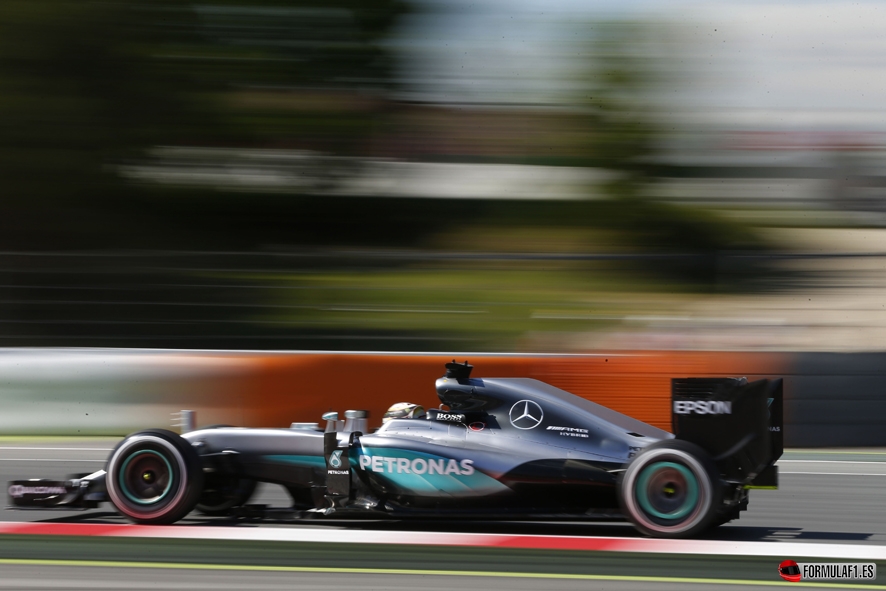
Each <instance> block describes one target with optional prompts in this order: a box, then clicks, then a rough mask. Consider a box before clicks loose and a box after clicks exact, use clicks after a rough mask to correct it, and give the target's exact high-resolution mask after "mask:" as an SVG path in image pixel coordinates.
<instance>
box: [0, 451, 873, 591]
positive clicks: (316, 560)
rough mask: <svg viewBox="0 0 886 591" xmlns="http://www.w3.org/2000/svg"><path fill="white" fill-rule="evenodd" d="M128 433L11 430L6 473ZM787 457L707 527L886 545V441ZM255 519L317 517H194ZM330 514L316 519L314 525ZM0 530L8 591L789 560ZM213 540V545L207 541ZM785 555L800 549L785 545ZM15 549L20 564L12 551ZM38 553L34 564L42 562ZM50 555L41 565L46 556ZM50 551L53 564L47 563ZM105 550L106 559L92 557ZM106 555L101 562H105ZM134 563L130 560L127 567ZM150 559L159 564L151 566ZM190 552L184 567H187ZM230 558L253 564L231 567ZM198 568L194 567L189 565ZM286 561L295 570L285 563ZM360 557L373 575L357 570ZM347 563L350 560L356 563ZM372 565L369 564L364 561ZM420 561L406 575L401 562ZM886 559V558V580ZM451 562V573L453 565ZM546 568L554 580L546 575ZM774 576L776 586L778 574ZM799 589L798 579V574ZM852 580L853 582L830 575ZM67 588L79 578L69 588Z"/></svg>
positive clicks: (87, 517) (657, 568)
mask: <svg viewBox="0 0 886 591" xmlns="http://www.w3.org/2000/svg"><path fill="white" fill-rule="evenodd" d="M114 443H115V440H113V439H101V440H88V441H87V440H65V439H59V440H28V439H17V440H5V441H4V440H0V482H4V483H5V482H6V481H8V480H13V479H22V478H40V477H43V478H58V479H61V478H64V477H65V476H67V475H70V474H75V473H87V472H91V471H94V470H97V469H101V468H102V467H103V465H104V461H105V459H106V457H107V454H108V452H109V450H110V449H111V447H113V445H114ZM779 467H780V489H779V490H777V491H767V490H758V491H752V492H751V503H750V508H749V510H748V511H747V512H746V513H744V514H743V516H742V518H741V519H740V520H739V521H736V522H733V523H731V524H728V525H725V526H722V527H720V528H717V529H716V530H714V531H712V532H710V533H709V534H708V535H707V536H706V537H708V538H709V539H716V540H725V541H756V542H772V543H778V542H799V543H808V544H816V543H830V544H862V545H886V450H815V451H813V450H807V451H800V450H792V451H788V452H786V453H785V455H784V456H783V458H782V461H781V462H780V464H779ZM251 502H254V503H258V504H268V505H272V506H285V505H286V504H287V502H288V497H287V495H286V493H285V492H284V491H283V489H282V488H280V487H276V486H262V487H261V488H260V489H259V491H258V495H257V497H256V498H254V499H253V501H251ZM0 520H3V521H17V522H21V521H54V522H59V521H61V522H76V523H125V521H124V520H123V519H122V518H121V517H120V516H119V515H117V514H116V512H114V511H113V508H111V507H110V506H103V507H102V508H100V509H97V510H92V511H85V512H66V511H65V512H37V511H0ZM182 523H183V524H184V525H188V524H203V525H207V524H212V525H220V526H224V525H229V526H241V527H304V526H303V525H301V524H299V523H293V522H290V521H287V520H285V519H269V520H265V521H262V522H248V523H243V522H236V521H233V520H223V519H218V518H215V519H212V518H205V517H201V516H198V515H192V516H189V518H188V519H186V520H184V521H183V522H182ZM321 523H322V522H318V521H316V520H312V521H311V522H310V524H309V525H310V527H317V526H318V525H321ZM325 527H331V528H337V529H338V528H342V529H344V530H351V529H384V530H387V531H416V530H422V531H431V532H434V531H438V532H453V531H456V532H474V533H488V532H496V533H509V534H543V535H571V536H623V537H637V536H638V534H637V533H636V532H635V531H634V530H633V528H631V526H630V525H627V524H622V523H598V524H589V523H538V522H528V523H527V522H522V523H513V522H508V523H502V522H478V521H470V522H466V521H451V520H447V521H440V522H420V523H416V522H398V521H374V520H373V521H363V522H357V523H353V522H350V523H342V522H335V521H330V522H329V523H328V524H327V525H325ZM24 537H27V536H18V537H16V539H12V537H7V536H0V574H2V576H0V590H2V589H43V588H47V589H49V588H53V589H57V588H59V586H60V584H61V583H63V582H64V581H68V582H70V581H71V580H77V581H78V582H81V583H82V582H88V586H90V587H92V588H97V589H114V588H118V587H119V586H122V585H125V586H126V587H127V588H131V589H141V588H142V586H140V585H142V584H143V586H144V587H150V588H152V589H157V588H188V589H229V588H237V589H243V588H254V589H282V588H284V587H285V588H287V589H316V588H324V589H329V588H332V589H344V588H349V589H351V588H354V587H358V588H388V589H400V588H404V589H405V588H410V589H437V588H441V589H442V588H446V589H452V588H458V589H459V591H463V590H466V589H484V590H488V589H505V588H506V589H513V590H518V589H539V588H545V589H595V588H605V589H656V590H662V589H685V588H687V585H691V587H690V588H707V587H716V588H717V589H728V588H733V587H734V588H747V586H748V585H750V584H753V585H754V586H759V585H761V584H762V585H764V586H770V587H772V588H775V587H776V586H778V585H779V584H783V582H782V581H781V580H780V579H778V578H777V576H775V568H776V566H777V563H778V561H777V560H773V559H772V558H765V559H764V558H754V557H744V556H719V557H701V558H699V557H690V556H685V555H674V556H659V557H654V558H652V557H650V556H647V555H629V554H625V555H619V556H614V555H612V554H609V553H588V552H583V553H577V552H576V553H570V552H558V553H557V556H556V559H553V558H554V557H553V556H552V554H551V552H552V551H528V550H522V551H520V550H513V549H502V548H497V549H489V550H485V549H477V548H473V549H461V550H459V549H452V548H447V549H439V548H428V547H424V548H407V547H397V548H396V549H393V548H383V549H381V548H379V549H373V548H366V547H359V546H356V545H355V546H348V545H322V544H313V547H308V546H305V545H298V544H289V545H285V548H280V547H279V546H280V545H281V544H280V543H278V544H277V545H276V546H274V545H273V544H259V543H253V542H250V543H243V542H238V543H234V542H227V543H225V542H221V541H217V542H216V541H207V542H206V543H203V544H197V545H195V544H194V543H193V542H192V543H190V544H184V543H180V544H175V543H172V542H169V541H167V542H156V541H155V542H151V543H147V542H145V543H139V542H138V541H133V540H84V539H80V538H78V539H76V540H59V539H48V538H44V537H41V536H30V537H29V538H30V539H26V540H25V539H22V538H24ZM198 546H199V547H198ZM785 558H795V559H797V558H799V557H795V556H785ZM4 560H6V562H4ZM29 561H31V562H29ZM33 561H37V562H33ZM40 561H43V562H40ZM90 561H92V562H90ZM95 561H98V562H95ZM127 563H130V564H128V565H127ZM141 563H145V564H149V566H148V567H147V568H145V567H144V565H142V564H141ZM183 563H184V564H183ZM219 564H225V565H240V566H241V567H242V568H243V570H218V569H219V568H221V567H219V566H218V565H219ZM187 565H189V566H187ZM275 568H283V569H290V570H284V571H275V570H274V569H275ZM348 568H355V569H357V570H358V571H359V572H346V569H348ZM343 569H345V570H343ZM361 569H362V570H361ZM392 569H393V570H404V569H405V570H412V571H414V572H413V573H412V574H410V573H396V572H393V570H392ZM884 569H886V563H884V564H878V570H879V571H880V573H882V574H881V575H880V577H881V580H880V581H879V582H880V584H881V585H882V584H884V581H883V579H884V578H886V570H884ZM439 570H444V571H446V572H447V573H454V574H440V573H439V572H438V571H439ZM539 577H542V578H539ZM770 582H771V584H770ZM792 585H794V586H797V585H795V584H792ZM825 585H826V586H828V585H829V586H830V587H832V588H851V587H846V586H845V584H841V585H838V584H825ZM66 586H67V585H66ZM884 588H886V587H884Z"/></svg>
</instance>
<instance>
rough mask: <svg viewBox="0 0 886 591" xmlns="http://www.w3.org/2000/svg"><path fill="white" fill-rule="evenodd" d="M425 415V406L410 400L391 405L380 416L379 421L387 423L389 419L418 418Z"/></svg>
mask: <svg viewBox="0 0 886 591" xmlns="http://www.w3.org/2000/svg"><path fill="white" fill-rule="evenodd" d="M424 416H425V408H424V407H423V406H422V405H420V404H413V403H412V402H398V403H397V404H395V405H393V406H391V408H389V409H388V411H387V412H386V413H385V416H383V417H382V419H381V422H382V423H387V422H388V421H390V420H391V419H420V418H422V417H424Z"/></svg>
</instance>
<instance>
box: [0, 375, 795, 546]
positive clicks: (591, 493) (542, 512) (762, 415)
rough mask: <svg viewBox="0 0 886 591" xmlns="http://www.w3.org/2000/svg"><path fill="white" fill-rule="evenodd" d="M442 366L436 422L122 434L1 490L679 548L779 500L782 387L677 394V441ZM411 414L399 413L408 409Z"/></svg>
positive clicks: (537, 391) (524, 387)
mask: <svg viewBox="0 0 886 591" xmlns="http://www.w3.org/2000/svg"><path fill="white" fill-rule="evenodd" d="M471 369H472V366H471V365H469V364H468V363H467V362H465V363H463V364H459V363H455V362H452V363H448V364H446V375H445V377H442V378H440V379H438V380H437V382H436V390H437V395H438V397H439V398H440V402H441V403H442V404H441V405H440V408H437V409H430V410H428V411H427V412H426V413H425V412H424V411H423V409H421V408H420V407H417V405H395V407H392V408H395V409H399V410H400V412H392V413H389V414H390V415H391V416H386V421H385V423H384V424H383V425H382V427H381V428H379V429H377V430H374V431H370V429H369V428H368V419H367V414H368V413H366V412H365V411H353V410H349V411H347V412H346V413H345V420H343V421H340V420H338V415H337V413H327V414H326V415H323V418H324V419H325V420H326V426H325V429H323V428H321V427H320V426H319V425H318V424H317V423H294V424H293V425H292V428H290V429H253V428H237V427H224V426H222V427H219V426H215V427H209V428H204V429H198V430H194V431H191V432H188V433H184V434H183V435H178V434H176V433H173V432H171V431H166V430H160V429H156V430H147V431H140V432H137V433H134V434H132V435H129V436H128V437H126V438H125V439H123V440H122V441H121V442H120V443H119V444H118V445H117V446H116V448H114V450H113V451H112V452H111V454H110V456H109V458H108V460H107V464H106V466H105V469H104V470H100V471H98V472H96V473H94V474H90V475H87V476H84V477H82V478H72V479H69V480H64V481H52V480H19V481H14V482H11V483H9V489H8V492H9V500H10V504H11V507H12V508H57V509H61V508H69V509H74V508H80V509H83V508H92V507H96V506H98V504H99V503H101V502H110V503H111V504H112V505H113V506H114V507H115V508H116V509H117V510H118V511H119V512H120V513H122V514H123V515H124V516H125V517H127V518H128V519H130V520H132V521H134V522H137V523H144V524H170V523H174V522H176V521H178V520H180V519H182V518H183V517H185V515H187V514H188V513H190V512H191V511H192V510H193V509H195V508H196V509H197V510H198V511H201V512H202V513H204V514H208V515H225V514H232V513H233V514H236V512H237V511H238V510H242V509H244V507H248V505H246V504H247V502H248V501H249V498H250V496H251V495H252V493H253V491H254V490H255V486H256V482H269V483H275V484H280V485H283V486H284V487H285V488H286V489H287V490H288V491H289V493H290V496H291V497H292V503H293V506H292V508H291V511H292V515H294V516H297V517H309V516H313V517H326V516H331V515H337V516H341V515H345V516H347V515H354V514H356V513H359V514H363V515H378V516H390V517H395V518H405V517H422V518H429V517H447V518H471V517H482V518H483V519H491V518H500V519H509V518H510V519H526V518H533V519H569V520H577V519H586V520H599V519H601V518H613V517H623V518H627V519H628V520H630V521H631V522H632V523H633V524H634V526H636V528H637V529H639V530H640V531H641V532H643V533H645V534H647V535H651V536H657V537H688V536H693V535H696V534H699V533H700V532H702V531H704V530H705V529H707V528H709V527H713V526H716V525H719V524H722V523H725V522H727V521H730V520H732V519H736V518H737V517H738V516H739V513H740V512H741V511H743V510H745V509H746V508H747V505H748V491H749V489H750V488H755V487H765V488H775V487H776V486H777V468H776V466H775V465H774V464H775V461H776V460H777V459H778V458H779V457H780V456H781V453H782V436H783V432H782V381H781V380H780V379H778V380H760V381H755V382H752V383H748V381H747V380H746V379H744V378H740V379H739V378H686V379H674V380H672V393H671V398H672V400H671V404H672V419H673V420H672V426H673V434H672V433H669V432H667V431H664V430H661V429H658V428H656V427H653V426H651V425H648V424H646V423H643V422H641V421H638V420H636V419H633V418H631V417H628V416H625V415H623V414H620V413H617V412H615V411H613V410H611V409H608V408H605V407H603V406H600V405H598V404H595V403H593V402H590V401H588V400H585V399H583V398H580V397H578V396H575V395H573V394H570V393H568V392H565V391H563V390H560V389H558V388H555V387H553V386H550V385H548V384H545V383H543V382H540V381H537V380H532V379H522V378H498V379H496V378H483V379H477V378H471V377H470V374H471ZM404 407H406V408H404Z"/></svg>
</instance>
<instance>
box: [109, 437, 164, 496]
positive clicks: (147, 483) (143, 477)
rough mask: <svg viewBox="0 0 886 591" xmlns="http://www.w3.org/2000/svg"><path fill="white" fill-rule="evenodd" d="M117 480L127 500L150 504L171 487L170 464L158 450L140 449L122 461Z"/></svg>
mask: <svg viewBox="0 0 886 591" xmlns="http://www.w3.org/2000/svg"><path fill="white" fill-rule="evenodd" d="M118 481H119V484H120V491H121V492H122V493H123V495H124V496H125V497H126V498H127V500H129V501H132V502H133V503H137V504H139V505H152V504H154V503H157V502H159V501H161V500H163V498H164V497H166V495H167V494H169V491H170V490H171V489H172V481H173V473H172V465H171V464H170V463H169V460H167V459H166V457H164V456H163V455H162V454H160V453H159V452H156V451H153V450H149V449H140V450H138V451H135V452H133V453H132V454H130V455H129V456H128V457H127V458H126V460H125V461H124V462H123V465H122V466H121V468H120V473H119V477H118Z"/></svg>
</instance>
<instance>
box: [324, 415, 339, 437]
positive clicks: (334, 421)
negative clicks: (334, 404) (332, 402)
mask: <svg viewBox="0 0 886 591" xmlns="http://www.w3.org/2000/svg"><path fill="white" fill-rule="evenodd" d="M320 418H321V419H323V420H324V421H326V429H325V432H326V433H335V432H336V431H337V430H338V413H337V412H335V411H332V412H324V413H323V416H322V417H320Z"/></svg>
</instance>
